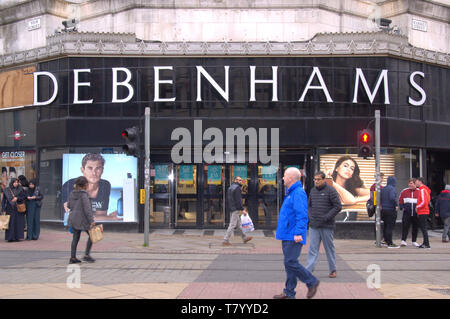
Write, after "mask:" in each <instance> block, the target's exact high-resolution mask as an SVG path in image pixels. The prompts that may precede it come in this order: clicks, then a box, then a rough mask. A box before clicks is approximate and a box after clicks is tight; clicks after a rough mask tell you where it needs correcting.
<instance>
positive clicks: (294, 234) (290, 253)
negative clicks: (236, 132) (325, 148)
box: [274, 167, 320, 299]
mask: <svg viewBox="0 0 450 319" xmlns="http://www.w3.org/2000/svg"><path fill="white" fill-rule="evenodd" d="M300 177H301V174H300V171H299V170H298V169H297V168H295V167H289V168H288V169H286V171H285V172H284V176H283V181H284V185H285V187H286V189H287V191H286V196H285V198H284V201H283V205H282V206H281V210H280V214H279V216H278V226H277V233H276V238H277V239H278V240H281V241H282V242H281V245H282V248H283V255H284V268H285V271H286V286H285V289H284V290H283V292H282V293H281V294H279V295H275V296H274V298H275V299H294V298H295V288H296V287H297V278H298V279H300V281H301V282H303V283H305V284H306V286H307V287H308V293H307V295H306V297H307V298H308V299H310V298H312V297H314V295H315V294H316V292H317V288H318V286H319V283H320V281H319V280H318V279H317V278H316V277H314V276H313V275H312V274H311V272H310V271H308V270H307V269H306V268H305V267H303V266H302V265H301V264H300V263H299V262H298V258H299V257H300V252H301V249H302V246H303V245H305V244H306V231H307V225H308V200H307V197H306V193H305V191H304V190H303V187H302V183H301V181H300Z"/></svg>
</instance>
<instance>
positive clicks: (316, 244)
mask: <svg viewBox="0 0 450 319" xmlns="http://www.w3.org/2000/svg"><path fill="white" fill-rule="evenodd" d="M308 236H309V249H308V259H307V261H306V269H308V270H309V271H310V272H313V271H314V268H315V267H316V264H317V260H318V259H319V248H320V242H321V241H323V247H324V248H325V253H326V255H327V260H328V269H329V270H330V273H331V272H332V271H334V270H337V269H336V250H335V248H334V242H333V239H334V229H333V228H325V227H321V228H312V227H309V234H308Z"/></svg>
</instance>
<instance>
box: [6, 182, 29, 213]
mask: <svg viewBox="0 0 450 319" xmlns="http://www.w3.org/2000/svg"><path fill="white" fill-rule="evenodd" d="M9 190H10V191H11V194H12V195H13V198H14V197H15V196H14V193H13V191H12V190H11V188H10V189H9ZM16 207H17V212H19V213H25V212H26V211H27V206H26V205H25V203H21V204H19V203H18V202H16Z"/></svg>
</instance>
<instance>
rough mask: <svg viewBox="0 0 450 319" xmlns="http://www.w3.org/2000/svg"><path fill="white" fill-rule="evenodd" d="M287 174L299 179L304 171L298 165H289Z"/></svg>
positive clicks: (296, 179)
mask: <svg viewBox="0 0 450 319" xmlns="http://www.w3.org/2000/svg"><path fill="white" fill-rule="evenodd" d="M284 173H285V174H287V175H290V176H292V178H293V179H294V180H295V181H299V180H300V178H301V177H302V173H301V172H300V170H299V169H298V168H297V167H288V168H287V169H286V170H285V171H284Z"/></svg>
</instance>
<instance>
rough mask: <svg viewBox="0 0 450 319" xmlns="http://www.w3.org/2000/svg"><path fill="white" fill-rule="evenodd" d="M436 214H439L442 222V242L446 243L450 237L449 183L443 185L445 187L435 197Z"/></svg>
mask: <svg viewBox="0 0 450 319" xmlns="http://www.w3.org/2000/svg"><path fill="white" fill-rule="evenodd" d="M436 216H440V217H441V219H442V222H443V223H444V231H443V232H442V242H443V243H448V242H449V239H450V185H445V189H444V190H443V191H442V192H441V193H440V194H439V196H438V198H437V199H436Z"/></svg>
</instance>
